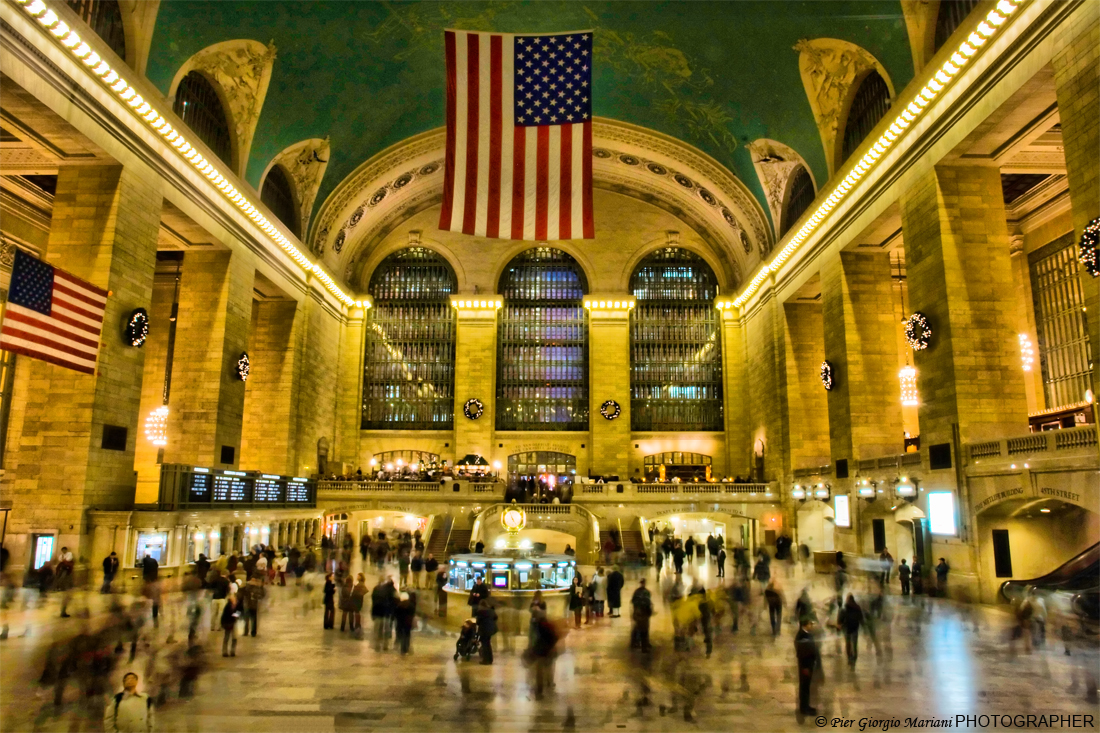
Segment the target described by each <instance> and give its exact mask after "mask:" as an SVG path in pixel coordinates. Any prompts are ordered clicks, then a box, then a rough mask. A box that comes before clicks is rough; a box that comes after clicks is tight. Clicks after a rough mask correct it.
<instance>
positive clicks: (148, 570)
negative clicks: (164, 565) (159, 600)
mask: <svg viewBox="0 0 1100 733" xmlns="http://www.w3.org/2000/svg"><path fill="white" fill-rule="evenodd" d="M159 574H160V564H159V563H158V562H157V561H156V559H155V558H154V557H153V556H152V555H150V554H149V553H148V552H147V553H145V557H144V558H142V560H141V577H142V580H144V581H145V582H146V583H152V582H154V581H155V580H156V579H157V576H158V575H159Z"/></svg>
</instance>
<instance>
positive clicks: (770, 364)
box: [743, 283, 791, 493]
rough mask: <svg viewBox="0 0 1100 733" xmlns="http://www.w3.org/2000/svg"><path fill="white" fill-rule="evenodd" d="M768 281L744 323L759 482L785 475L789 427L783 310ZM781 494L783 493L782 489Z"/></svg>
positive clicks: (752, 449)
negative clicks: (761, 464) (761, 465)
mask: <svg viewBox="0 0 1100 733" xmlns="http://www.w3.org/2000/svg"><path fill="white" fill-rule="evenodd" d="M770 285H773V284H772V283H766V284H765V288H766V289H765V290H764V292H763V294H762V295H761V296H760V301H759V303H758V304H757V305H756V307H755V309H754V310H753V311H752V312H750V313H748V314H746V315H745V316H744V317H743V319H744V322H745V324H746V325H745V340H746V361H747V368H746V372H747V377H748V379H747V385H748V388H747V392H748V393H749V394H750V395H752V399H751V400H749V410H748V412H749V421H748V424H749V430H750V431H751V432H750V435H749V439H750V446H749V449H750V457H751V460H752V461H753V462H754V465H753V471H754V472H753V475H754V477H755V478H757V479H759V480H763V481H784V480H786V478H787V477H789V475H790V472H791V468H790V454H791V451H790V428H789V424H788V421H787V366H786V350H785V349H784V346H783V343H784V337H783V330H784V323H783V311H782V308H781V307H780V304H779V302H778V301H777V300H776V298H775V290H774V287H770ZM761 452H762V453H763V474H764V475H763V476H757V473H758V471H757V466H759V464H760V461H759V459H758V456H759V455H760V454H761ZM784 493H785V492H784Z"/></svg>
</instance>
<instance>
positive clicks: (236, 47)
mask: <svg viewBox="0 0 1100 733" xmlns="http://www.w3.org/2000/svg"><path fill="white" fill-rule="evenodd" d="M274 63H275V44H274V42H271V43H269V44H268V45H266V46H265V45H264V44H262V43H260V42H259V41H252V40H249V39H244V38H242V39H238V40H234V41H225V42H223V43H215V44H214V45H212V46H207V47H206V48H204V49H203V50H201V51H199V52H198V53H196V54H195V55H194V56H192V57H191V58H190V59H188V60H187V62H186V63H184V65H183V66H181V67H180V70H179V71H178V72H176V78H175V79H173V80H172V96H173V97H174V96H175V94H176V89H177V88H178V87H179V83H180V81H182V80H183V77H185V76H186V75H187V74H189V73H190V72H192V71H198V72H201V73H202V74H203V75H204V76H205V77H206V78H207V79H209V80H210V81H212V82H213V83H214V84H215V85H216V87H217V88H218V89H219V90H220V91H221V96H222V103H223V104H224V105H225V106H226V110H225V112H226V116H228V118H229V126H230V128H231V130H232V132H233V135H234V137H235V143H234V150H235V151H236V166H237V171H236V172H237V174H238V175H243V174H244V170H245V168H246V167H247V165H248V151H249V149H250V148H251V147H252V136H253V135H254V134H255V132H256V124H257V122H259V119H260V110H261V109H262V108H263V105H264V97H266V96H267V87H268V84H270V83H271V67H272V66H273V65H274Z"/></svg>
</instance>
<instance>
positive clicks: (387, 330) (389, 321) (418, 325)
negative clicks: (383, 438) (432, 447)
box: [362, 247, 457, 430]
mask: <svg viewBox="0 0 1100 733" xmlns="http://www.w3.org/2000/svg"><path fill="white" fill-rule="evenodd" d="M456 286H457V282H456V280H455V273H454V270H453V269H451V266H450V264H449V263H448V262H447V261H446V260H444V259H443V258H442V257H440V256H439V255H438V254H437V253H435V252H433V251H432V250H430V249H427V248H426V247H408V248H406V249H402V250H398V251H397V252H394V253H393V254H391V255H390V256H389V257H387V258H386V259H384V260H382V262H381V264H379V265H378V268H377V269H376V270H375V271H374V275H373V276H371V280H370V287H369V288H368V292H370V294H371V297H372V298H374V307H373V308H371V309H370V310H369V311H368V312H367V319H366V330H367V339H366V340H367V350H366V356H365V359H364V362H365V363H364V369H363V423H362V424H363V429H364V430H449V429H451V427H452V426H453V425H454V391H455V372H454V366H455V314H454V308H453V307H452V306H451V294H452V293H454V292H455V289H456Z"/></svg>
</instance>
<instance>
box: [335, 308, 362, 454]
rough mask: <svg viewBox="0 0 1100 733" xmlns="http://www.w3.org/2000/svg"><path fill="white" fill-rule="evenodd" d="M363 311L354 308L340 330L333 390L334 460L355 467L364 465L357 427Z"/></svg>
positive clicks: (360, 422) (360, 396)
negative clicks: (334, 412)
mask: <svg viewBox="0 0 1100 733" xmlns="http://www.w3.org/2000/svg"><path fill="white" fill-rule="evenodd" d="M365 321H366V311H364V310H363V309H362V308H356V309H354V310H352V311H351V313H349V314H348V322H347V323H346V324H344V326H343V328H342V329H341V331H340V370H339V375H338V376H337V379H338V380H339V389H338V390H337V392H336V460H338V461H341V462H343V463H347V464H348V465H350V466H352V467H353V468H352V470H355V468H362V469H363V470H364V471H366V470H367V467H366V466H365V465H363V462H362V458H361V457H360V455H359V431H360V429H361V427H362V425H363V369H364V366H365V365H364V354H365V351H366V331H365V330H364V325H365Z"/></svg>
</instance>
